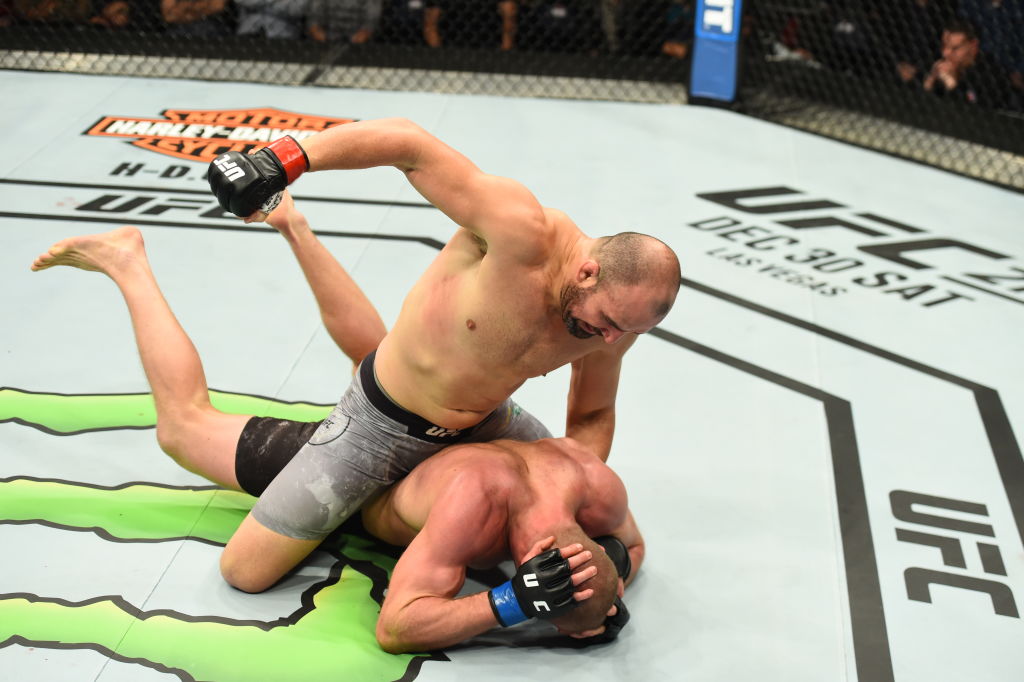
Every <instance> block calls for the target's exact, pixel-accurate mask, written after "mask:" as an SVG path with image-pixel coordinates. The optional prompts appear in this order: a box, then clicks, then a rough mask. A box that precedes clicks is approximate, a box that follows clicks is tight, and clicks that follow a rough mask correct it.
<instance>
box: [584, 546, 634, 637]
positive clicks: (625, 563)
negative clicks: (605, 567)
mask: <svg viewBox="0 0 1024 682" xmlns="http://www.w3.org/2000/svg"><path fill="white" fill-rule="evenodd" d="M594 542H596V543H597V544H599V545H601V546H602V547H604V551H605V553H607V554H608V558H609V559H611V560H612V563H613V564H615V570H616V571H617V572H618V574H619V577H620V578H622V579H623V580H626V579H627V578H629V574H630V572H631V571H632V570H633V562H632V561H631V560H630V558H629V550H628V549H627V548H626V544H625V543H624V542H623V541H622V540H620V539H618V538H617V537H615V536H614V535H602V536H601V537H599V538H594ZM627 618H628V616H627Z"/></svg>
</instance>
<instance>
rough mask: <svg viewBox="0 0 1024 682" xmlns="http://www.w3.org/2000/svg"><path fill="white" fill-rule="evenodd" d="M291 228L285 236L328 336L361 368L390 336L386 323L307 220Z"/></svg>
mask: <svg viewBox="0 0 1024 682" xmlns="http://www.w3.org/2000/svg"><path fill="white" fill-rule="evenodd" d="M290 228H291V229H289V230H288V231H282V233H283V234H284V236H285V238H286V239H287V240H288V244H289V246H291V249H292V252H293V253H294V254H295V258H296V260H298V262H299V266H300V267H301V268H302V272H303V274H304V275H305V276H306V281H307V282H308V283H309V287H310V289H311V290H312V291H313V296H314V297H315V298H316V302H317V306H318V307H319V309H320V317H321V319H322V320H323V323H324V327H325V328H326V329H327V333H328V334H330V336H331V338H332V339H333V340H334V342H335V343H336V344H337V345H338V347H339V348H341V350H342V352H343V353H345V355H347V356H348V357H349V358H350V359H351V360H352V362H353V364H359V362H360V361H361V360H362V359H363V358H364V357H365V356H366V355H368V354H369V353H370V352H371V351H373V350H374V349H375V348H376V347H377V346H378V345H379V344H380V341H381V339H383V338H384V335H385V334H386V333H387V329H386V328H385V326H384V322H383V320H381V318H380V315H379V314H378V313H377V309H376V308H375V307H374V306H373V304H372V303H371V302H370V300H369V299H368V298H367V297H366V295H365V294H364V293H363V291H362V289H360V288H359V285H358V284H356V283H355V281H354V280H353V279H352V277H351V276H349V274H348V272H347V271H346V270H345V268H343V267H342V266H341V264H340V263H339V262H338V261H337V259H336V258H335V257H334V255H333V254H332V253H331V252H330V251H328V250H327V248H326V247H325V246H324V244H323V243H322V242H321V241H320V240H319V239H318V238H317V237H316V235H315V234H313V231H312V230H311V229H310V228H309V225H308V223H306V220H305V218H304V217H301V216H296V218H294V219H293V220H291V221H290Z"/></svg>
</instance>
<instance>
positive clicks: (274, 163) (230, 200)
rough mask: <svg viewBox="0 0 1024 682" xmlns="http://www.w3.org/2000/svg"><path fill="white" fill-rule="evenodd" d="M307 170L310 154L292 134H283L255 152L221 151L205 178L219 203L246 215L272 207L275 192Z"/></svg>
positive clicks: (238, 213)
mask: <svg viewBox="0 0 1024 682" xmlns="http://www.w3.org/2000/svg"><path fill="white" fill-rule="evenodd" d="M307 170H309V157H307V156H306V152H305V151H304V150H303V149H302V147H300V146H299V143H298V142H296V141H295V138H293V137H291V136H290V135H286V136H285V137H282V138H280V139H278V140H275V141H274V142H272V143H270V145H268V146H266V147H264V148H263V149H261V150H259V151H258V152H256V153H255V154H243V153H241V152H225V153H224V154H221V155H220V156H218V157H217V158H216V159H214V160H213V161H212V162H211V163H210V167H209V169H208V170H207V172H206V179H207V180H208V181H209V183H210V189H211V190H212V191H213V194H214V195H215V196H216V197H217V201H218V202H219V203H220V205H221V207H222V208H223V209H224V210H225V211H230V212H231V213H234V214H235V215H236V216H238V217H239V218H245V217H248V216H250V215H252V214H253V213H255V212H256V211H257V210H262V209H263V207H264V206H267V207H269V209H270V210H273V207H274V206H277V201H274V199H277V200H279V199H280V198H279V197H277V196H276V195H277V194H278V193H279V192H281V191H282V190H284V188H285V187H287V186H288V185H290V184H292V183H293V182H295V180H296V179H297V178H298V177H299V176H300V175H302V174H303V173H305V172H306V171H307ZM271 204H273V205H271ZM270 210H264V213H269V212H270Z"/></svg>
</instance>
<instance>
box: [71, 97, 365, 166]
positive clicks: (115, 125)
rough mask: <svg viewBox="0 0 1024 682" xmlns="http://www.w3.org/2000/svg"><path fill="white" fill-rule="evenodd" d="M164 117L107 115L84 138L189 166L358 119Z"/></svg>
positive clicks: (240, 112)
mask: <svg viewBox="0 0 1024 682" xmlns="http://www.w3.org/2000/svg"><path fill="white" fill-rule="evenodd" d="M161 115H162V116H163V117H164V118H162V119H160V118H134V117H127V116H104V117H103V118H101V119H100V120H99V121H97V122H96V123H95V124H93V125H92V127H90V128H89V129H88V130H86V131H85V132H84V133H83V135H96V136H99V137H122V138H125V137H134V138H136V139H134V140H132V142H131V143H132V144H133V145H135V146H136V147H142V148H143V149H149V150H151V151H154V152H159V153H161V154H166V155H168V156H173V157H176V158H179V159H185V160H187V161H201V162H204V163H209V162H210V161H213V159H214V158H216V157H217V156H218V155H220V154H223V153H224V152H230V151H238V152H242V153H247V152H249V151H251V150H253V149H258V148H260V147H265V146H266V145H267V144H269V143H271V142H273V141H274V140H276V139H278V138H281V137H284V136H285V135H291V136H292V137H294V138H295V139H296V140H302V139H303V138H306V137H309V136H310V135H313V134H315V133H318V132H320V131H321V130H326V129H328V128H333V127H334V126H338V125H342V124H344V123H352V122H353V121H355V120H356V119H354V118H331V117H327V116H315V115H311V114H297V113H294V112H291V111H281V110H280V109H218V110H213V111H203V110H194V109H165V110H164V111H163V112H161Z"/></svg>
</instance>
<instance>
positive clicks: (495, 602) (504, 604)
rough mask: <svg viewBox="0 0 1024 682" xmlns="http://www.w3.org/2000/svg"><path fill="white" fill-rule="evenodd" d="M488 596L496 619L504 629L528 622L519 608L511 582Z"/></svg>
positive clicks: (503, 584)
mask: <svg viewBox="0 0 1024 682" xmlns="http://www.w3.org/2000/svg"><path fill="white" fill-rule="evenodd" d="M487 596H488V597H489V598H490V601H491V610H492V611H494V617H495V618H497V619H498V623H500V624H501V626H502V627H506V628H507V627H510V626H512V625H516V624H518V623H522V622H523V621H524V620H527V616H526V614H525V613H523V610H522V609H521V608H519V602H518V601H517V600H516V594H515V592H514V591H513V590H512V581H511V580H509V581H506V582H504V583H502V584H501V585H498V586H497V587H495V588H494V589H492V590H491V591H490V592H488V593H487Z"/></svg>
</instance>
